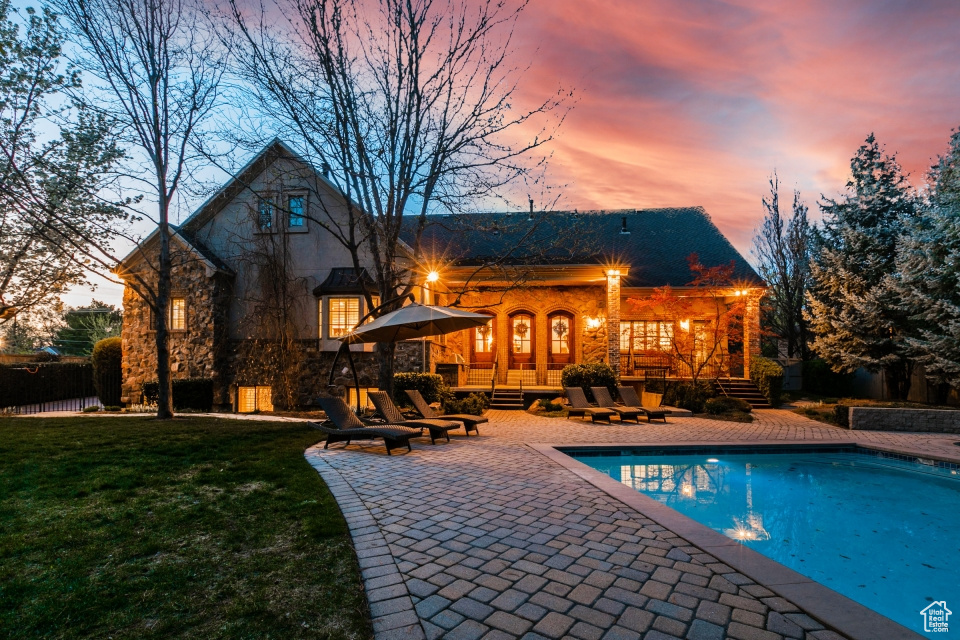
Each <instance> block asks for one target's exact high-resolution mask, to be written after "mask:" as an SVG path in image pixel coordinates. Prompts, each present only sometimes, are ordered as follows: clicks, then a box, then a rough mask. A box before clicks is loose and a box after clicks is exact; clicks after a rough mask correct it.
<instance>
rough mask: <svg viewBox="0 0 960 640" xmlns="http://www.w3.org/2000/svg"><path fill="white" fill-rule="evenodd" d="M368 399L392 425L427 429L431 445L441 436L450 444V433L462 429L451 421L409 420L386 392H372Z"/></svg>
mask: <svg viewBox="0 0 960 640" xmlns="http://www.w3.org/2000/svg"><path fill="white" fill-rule="evenodd" d="M368 397H369V398H370V401H371V402H373V406H374V407H376V409H377V413H379V414H380V415H381V416H383V417H384V419H386V421H387V422H389V423H390V424H399V425H403V426H405V427H414V428H417V427H420V428H422V429H427V430H428V431H429V432H430V443H431V444H437V438H439V437H441V436H445V437H446V438H447V442H450V433H449V432H450V431H453V430H454V429H459V428H460V423H459V422H451V421H450V420H431V419H429V418H421V419H419V420H407V419H406V418H405V417H404V416H403V414H402V413H401V412H400V409H398V408H397V405H395V404H393V400H391V399H390V394H388V393H387V392H386V391H371V392H370V393H369V395H368Z"/></svg>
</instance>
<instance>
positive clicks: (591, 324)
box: [584, 316, 602, 329]
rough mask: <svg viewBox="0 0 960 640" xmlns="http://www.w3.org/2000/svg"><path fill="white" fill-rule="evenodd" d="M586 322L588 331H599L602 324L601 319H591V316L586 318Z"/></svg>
mask: <svg viewBox="0 0 960 640" xmlns="http://www.w3.org/2000/svg"><path fill="white" fill-rule="evenodd" d="M584 321H585V322H586V325H587V329H599V328H600V325H601V324H602V322H601V320H600V318H591V317H589V316H588V317H586V318H584Z"/></svg>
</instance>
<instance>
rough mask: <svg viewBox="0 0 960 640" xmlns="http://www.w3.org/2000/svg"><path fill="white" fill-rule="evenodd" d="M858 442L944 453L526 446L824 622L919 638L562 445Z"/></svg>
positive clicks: (865, 639) (867, 635)
mask: <svg viewBox="0 0 960 640" xmlns="http://www.w3.org/2000/svg"><path fill="white" fill-rule="evenodd" d="M817 445H819V446H821V447H824V448H831V447H845V446H850V447H858V448H862V449H874V450H877V451H883V452H885V453H895V454H899V455H908V456H913V455H916V457H923V458H926V459H931V458H932V459H940V458H941V457H940V456H930V455H927V454H922V455H921V454H917V453H916V452H912V451H904V450H898V449H896V448H895V447H889V446H883V447H880V446H873V445H864V444H863V443H861V442H857V441H854V440H850V441H830V442H811V441H810V440H778V441H776V442H771V441H769V440H751V441H744V440H738V441H695V442H691V441H679V442H657V443H650V444H646V445H644V444H638V443H623V444H610V443H577V444H570V443H564V444H549V443H527V446H528V447H530V448H531V449H533V450H534V451H536V452H538V453H540V454H541V455H543V456H545V457H547V458H549V459H550V460H551V461H553V462H555V463H557V464H558V465H560V466H561V467H563V468H565V469H567V470H568V471H570V472H572V473H573V474H575V475H576V476H578V477H580V478H581V479H583V480H585V481H587V482H589V483H590V484H592V485H593V486H595V487H596V488H598V489H600V490H601V491H603V492H605V493H607V494H608V495H610V496H611V497H612V498H614V499H616V500H618V501H620V502H622V503H623V504H625V505H627V506H628V507H630V508H631V509H634V510H636V511H637V512H639V513H640V514H641V515H642V516H644V517H646V518H649V519H651V520H653V521H654V522H656V523H657V524H659V525H661V526H663V527H666V528H667V529H669V530H670V531H672V532H673V533H675V534H677V535H678V536H680V537H681V538H683V539H685V540H687V541H688V542H690V543H691V544H693V545H695V546H697V547H699V548H700V549H703V550H704V551H705V552H706V553H708V554H710V555H711V556H713V557H715V558H717V559H718V560H719V561H721V562H723V563H724V564H726V565H728V566H729V567H731V568H733V569H734V570H736V571H738V572H740V573H742V574H744V575H745V576H747V577H749V578H751V579H752V580H754V581H756V582H757V584H759V585H761V586H764V587H767V588H768V589H770V590H771V591H773V592H774V593H776V594H777V595H779V596H781V597H783V598H785V599H787V600H789V601H790V602H792V603H793V604H795V605H797V606H798V607H800V608H801V609H803V611H804V612H805V613H807V614H808V615H810V616H811V617H813V618H815V619H817V620H819V621H820V622H822V623H824V624H825V625H826V626H827V627H830V628H833V629H835V630H836V631H839V632H840V633H842V634H844V635H846V636H848V637H850V638H852V639H853V640H876V639H877V638H884V639H885V640H898V639H900V638H903V639H907V638H909V639H916V638H923V637H924V636H922V635H920V634H919V633H916V632H914V631H911V630H910V629H907V628H906V627H904V626H903V625H901V624H900V623H898V622H894V621H893V620H891V619H889V618H887V617H886V616H884V615H882V614H880V613H877V612H876V611H874V610H873V609H870V608H868V607H866V606H864V605H862V604H860V603H858V602H854V601H853V600H851V599H850V598H848V597H847V596H844V595H842V594H840V593H838V592H836V591H834V590H833V589H831V588H829V587H827V586H825V585H823V584H820V583H819V582H816V581H815V580H812V579H810V578H807V577H806V576H803V575H801V574H800V573H798V572H796V571H794V570H793V569H790V568H789V567H787V566H785V565H782V564H780V563H779V562H777V561H775V560H772V559H770V558H768V557H767V556H765V555H763V554H761V553H759V552H758V551H754V550H753V549H751V548H749V547H746V546H744V545H743V544H741V543H739V542H737V541H736V540H733V539H731V538H728V537H727V536H725V535H723V534H722V533H720V532H718V531H714V530H713V529H711V528H710V527H707V526H706V525H703V524H700V523H699V522H697V521H696V520H694V519H692V518H690V517H688V516H685V515H683V514H682V513H680V512H679V511H676V510H674V509H672V508H671V507H668V506H667V505H665V504H663V503H661V502H658V501H657V500H654V499H653V498H651V497H649V496H646V495H644V494H642V493H640V492H639V491H635V490H634V489H632V488H630V487H627V486H626V485H624V484H622V483H620V482H617V481H616V480H614V479H613V478H611V477H610V476H608V475H606V474H604V473H602V472H600V471H597V470H596V469H593V468H592V467H590V466H588V465H586V464H584V463H583V462H580V461H579V460H576V459H575V458H573V457H571V456H569V455H567V454H566V453H564V452H563V451H561V450H560V449H561V448H563V449H622V448H624V447H629V448H631V449H644V448H650V449H658V448H672V447H678V448H682V447H686V448H698V449H700V448H708V447H721V446H725V447H730V446H746V447H750V446H758V447H762V448H772V447H777V446H802V447H805V448H807V447H817ZM941 461H943V462H953V463H955V462H957V461H960V458H958V460H950V459H949V458H947V459H945V460H941Z"/></svg>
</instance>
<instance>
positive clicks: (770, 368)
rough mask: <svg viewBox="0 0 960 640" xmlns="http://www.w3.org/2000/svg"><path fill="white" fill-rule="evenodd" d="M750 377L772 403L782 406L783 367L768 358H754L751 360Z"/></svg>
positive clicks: (775, 405)
mask: <svg viewBox="0 0 960 640" xmlns="http://www.w3.org/2000/svg"><path fill="white" fill-rule="evenodd" d="M750 379H751V380H753V384H755V385H757V388H758V389H760V393H762V394H763V395H764V396H765V397H766V398H767V400H769V401H770V404H771V405H773V406H774V407H779V406H780V397H781V396H782V395H783V367H781V366H780V365H779V364H777V363H776V362H774V361H773V360H767V359H766V358H752V359H751V360H750Z"/></svg>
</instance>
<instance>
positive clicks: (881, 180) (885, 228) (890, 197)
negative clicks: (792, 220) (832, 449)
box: [807, 134, 916, 399]
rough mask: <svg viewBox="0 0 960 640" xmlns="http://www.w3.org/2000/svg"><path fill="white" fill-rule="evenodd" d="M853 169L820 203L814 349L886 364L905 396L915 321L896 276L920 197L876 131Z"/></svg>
mask: <svg viewBox="0 0 960 640" xmlns="http://www.w3.org/2000/svg"><path fill="white" fill-rule="evenodd" d="M850 168H851V174H852V175H851V179H850V180H849V181H848V182H847V193H846V194H845V195H844V196H842V197H841V198H840V199H838V200H833V199H827V198H824V200H823V202H821V203H820V208H821V210H822V212H823V226H822V228H821V229H818V230H817V233H816V234H815V243H814V251H813V252H812V256H813V259H812V261H811V264H810V276H811V286H810V289H809V293H808V301H809V309H808V311H807V319H808V321H809V322H810V331H811V333H812V334H813V336H814V340H813V348H814V350H815V351H816V352H817V353H818V354H819V355H820V356H821V357H822V358H823V359H824V360H826V361H827V362H828V363H829V364H830V366H831V367H832V368H833V369H834V370H835V371H848V372H849V371H853V370H855V369H857V368H858V367H863V368H865V369H867V370H869V371H873V372H878V371H883V372H884V373H885V374H886V381H887V388H888V391H889V393H890V395H891V396H892V397H894V398H900V399H904V398H906V396H907V394H908V393H909V391H910V376H911V374H912V372H913V361H912V360H911V358H910V354H909V351H908V344H907V340H906V337H907V333H908V330H909V328H910V321H909V315H908V313H907V312H906V311H904V309H903V308H902V305H901V304H900V302H899V296H898V292H897V286H896V279H895V278H892V277H890V276H891V274H894V273H895V272H896V256H897V246H898V244H899V243H900V240H901V236H902V234H903V232H904V228H905V225H906V224H907V222H908V221H909V220H910V219H912V218H913V217H914V215H915V209H916V200H915V197H914V195H913V193H912V191H911V189H910V186H909V183H908V182H907V179H906V177H905V176H904V175H903V172H902V171H901V169H900V165H899V164H898V163H897V160H896V157H895V156H890V155H887V154H886V153H884V151H883V149H882V148H881V147H880V145H879V144H878V143H877V141H876V138H875V137H874V136H873V134H870V136H868V137H867V139H866V142H865V143H864V144H863V145H862V146H861V147H860V148H859V149H858V150H857V154H856V155H855V156H854V157H853V159H852V160H851V162H850Z"/></svg>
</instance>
